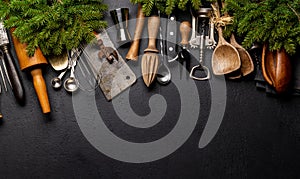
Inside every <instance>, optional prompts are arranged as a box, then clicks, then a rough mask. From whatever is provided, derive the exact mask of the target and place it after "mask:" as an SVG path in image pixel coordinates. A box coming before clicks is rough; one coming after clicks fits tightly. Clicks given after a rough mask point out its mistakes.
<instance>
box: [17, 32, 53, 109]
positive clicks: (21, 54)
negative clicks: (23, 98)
mask: <svg viewBox="0 0 300 179" xmlns="http://www.w3.org/2000/svg"><path fill="white" fill-rule="evenodd" d="M12 37H13V43H14V45H15V50H16V53H17V56H18V60H19V64H20V68H21V70H22V71H29V72H30V74H31V75H32V78H33V85H34V88H35V91H36V94H37V96H38V99H39V102H40V105H41V108H42V111H43V113H49V112H50V104H49V99H48V94H47V88H46V84H45V80H44V78H43V75H42V69H41V66H42V65H46V64H47V60H46V58H45V57H44V55H43V54H42V51H41V50H40V49H39V48H37V49H36V51H35V53H34V55H33V56H32V57H29V56H28V55H27V51H26V47H27V45H26V44H22V43H21V42H20V41H19V40H18V39H17V38H16V37H14V35H12Z"/></svg>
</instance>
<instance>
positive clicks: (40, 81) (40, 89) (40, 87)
mask: <svg viewBox="0 0 300 179" xmlns="http://www.w3.org/2000/svg"><path fill="white" fill-rule="evenodd" d="M30 73H31V75H32V79H33V85H34V89H35V92H36V94H37V96H38V99H39V102H40V105H41V108H42V111H43V113H44V114H46V113H49V112H50V103H49V99H48V94H47V87H46V83H45V80H44V78H43V74H42V70H41V69H40V68H37V69H33V70H32V71H31V72H30Z"/></svg>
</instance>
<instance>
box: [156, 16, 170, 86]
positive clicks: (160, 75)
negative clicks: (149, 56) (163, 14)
mask: <svg viewBox="0 0 300 179" xmlns="http://www.w3.org/2000/svg"><path fill="white" fill-rule="evenodd" d="M159 14H160V12H159ZM162 24H163V22H161V25H160V26H159V38H160V43H159V44H160V53H161V65H160V66H159V67H158V71H157V76H156V79H157V82H158V83H160V84H162V85H166V84H168V83H169V82H170V81H171V76H172V75H171V72H170V69H169V67H168V66H167V64H166V58H167V47H166V39H165V37H166V34H165V33H164V32H163V31H162V27H161V26H162ZM164 26H165V24H164Z"/></svg>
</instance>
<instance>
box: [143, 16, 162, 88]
mask: <svg viewBox="0 0 300 179" xmlns="http://www.w3.org/2000/svg"><path fill="white" fill-rule="evenodd" d="M159 26H160V18H159V17H158V16H156V15H154V16H151V17H149V18H148V36H149V41H148V47H147V48H146V49H145V50H144V55H143V58H142V75H143V80H144V83H145V84H146V86H147V87H149V86H150V84H151V83H152V82H153V81H154V79H155V77H156V73H157V69H158V55H157V54H158V50H157V48H156V37H157V34H158V29H159Z"/></svg>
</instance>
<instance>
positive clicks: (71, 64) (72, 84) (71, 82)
mask: <svg viewBox="0 0 300 179" xmlns="http://www.w3.org/2000/svg"><path fill="white" fill-rule="evenodd" d="M80 54H81V50H80V49H79V48H74V49H72V50H71V51H68V53H67V56H68V67H67V68H66V69H65V70H64V71H62V72H61V73H60V74H59V75H58V77H55V78H52V80H51V85H52V87H53V88H54V89H59V88H60V87H61V85H62V78H63V76H64V75H65V74H66V72H67V71H68V70H71V72H70V77H69V78H67V79H66V80H65V81H64V88H65V90H66V91H68V92H75V91H76V90H77V89H78V87H79V84H78V80H77V79H76V78H75V75H74V70H75V66H76V64H77V59H78V57H79V56H80Z"/></svg>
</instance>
